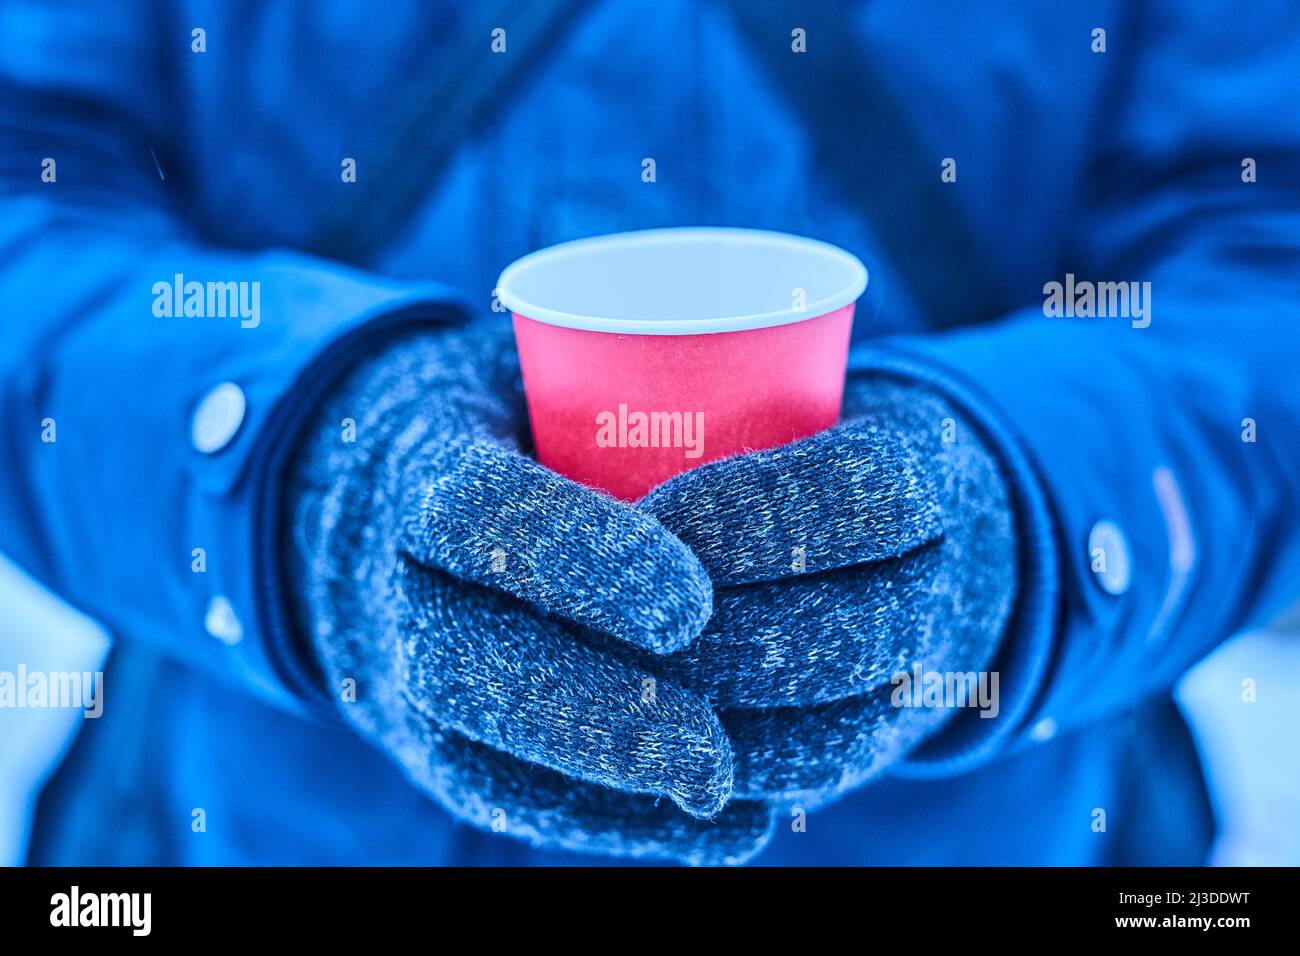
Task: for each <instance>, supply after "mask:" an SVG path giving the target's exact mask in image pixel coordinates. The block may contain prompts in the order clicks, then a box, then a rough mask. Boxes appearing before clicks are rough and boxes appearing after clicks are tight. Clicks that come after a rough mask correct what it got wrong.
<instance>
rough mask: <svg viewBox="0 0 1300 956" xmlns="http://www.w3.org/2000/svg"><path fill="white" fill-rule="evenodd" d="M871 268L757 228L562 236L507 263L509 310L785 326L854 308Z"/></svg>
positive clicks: (610, 327) (578, 323)
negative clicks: (562, 240)
mask: <svg viewBox="0 0 1300 956" xmlns="http://www.w3.org/2000/svg"><path fill="white" fill-rule="evenodd" d="M866 287H867V270H866V267H865V266H863V265H862V263H861V262H859V261H858V259H857V257H856V256H853V255H851V254H850V253H848V252H845V251H844V250H843V249H839V248H837V247H835V246H832V245H830V244H829V243H825V242H820V241H818V240H816V239H807V238H805V237H803V236H792V235H788V234H786V233H782V232H766V231H763V230H758V229H728V228H713V227H696V228H687V229H647V230H644V231H641V232H621V233H615V234H614V235H610V236H596V237H595V238H591V239H578V240H576V241H574V242H565V243H561V244H560V245H558V246H551V247H550V248H548V249H542V250H540V251H538V252H534V253H530V254H529V255H526V256H524V257H523V258H522V259H519V260H517V261H516V262H514V263H512V264H511V265H509V266H507V267H506V270H505V271H504V272H502V273H501V278H500V279H499V280H498V281H497V296H498V297H499V298H500V300H501V302H502V304H504V305H505V306H506V307H507V308H508V309H510V311H511V312H515V313H517V314H519V315H522V316H526V317H528V318H530V319H535V320H536V321H538V322H545V323H547V324H549V325H562V326H565V327H567V328H572V329H587V330H589V331H593V332H616V333H622V334H625V335H626V334H630V335H699V334H701V333H706V332H735V331H741V330H744V329H759V328H765V327H767V326H772V325H785V324H787V323H791V322H801V321H803V320H804V319H812V318H816V317H817V316H819V315H825V314H826V313H828V312H834V311H835V310H836V309H839V308H842V307H844V306H846V305H848V304H849V303H850V302H854V301H856V300H857V298H858V296H860V295H862V291H863V290H864V289H865V288H866Z"/></svg>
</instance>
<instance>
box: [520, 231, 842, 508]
mask: <svg viewBox="0 0 1300 956" xmlns="http://www.w3.org/2000/svg"><path fill="white" fill-rule="evenodd" d="M866 284H867V270H866V269H865V268H864V267H863V265H862V263H861V262H859V261H858V260H857V258H855V257H854V256H852V255H850V254H849V253H847V252H845V251H844V250H842V249H838V248H836V247H835V246H831V245H828V244H827V243H824V242H818V241H817V240H814V239H806V238H803V237H801V236H791V235H785V234H783V233H776V232H762V231H758V230H750V229H714V228H694V229H654V230H647V231H644V232H628V233H619V234H616V235H612V236H600V237H597V238H594V239H581V240H578V241H576V242H567V243H564V244H562V245H558V246H553V247H551V248H549V249H543V250H541V251H540V252H535V253H532V254H531V255H528V256H525V257H524V258H522V259H520V260H518V261H517V262H515V263H513V264H512V265H511V266H509V267H508V268H507V269H506V270H505V271H504V272H503V273H502V274H501V279H500V281H499V282H498V289H497V296H498V297H499V298H500V300H501V302H502V303H503V304H504V305H505V306H506V307H507V308H509V309H510V311H511V312H512V313H513V315H514V328H515V340H516V343H517V344H518V347H519V362H520V365H521V368H522V371H523V378H524V389H525V391H526V392H527V396H528V412H529V418H530V420H531V423H532V429H533V440H534V443H535V446H536V452H537V458H538V460H539V461H540V462H541V463H542V464H543V465H546V466H547V467H548V468H552V469H554V470H555V471H557V472H559V473H560V474H562V475H566V476H568V477H569V478H572V479H574V480H575V481H580V482H582V483H583V484H585V485H589V486H590V487H592V488H599V489H601V490H603V491H606V492H608V493H609V494H611V495H614V496H615V497H617V498H622V499H625V500H628V501H635V500H637V499H639V498H641V497H642V496H644V495H645V494H646V492H648V491H649V490H650V489H651V488H653V487H654V486H656V485H658V484H660V483H662V482H664V481H666V480H667V479H669V478H671V477H672V476H673V475H676V474H678V473H680V472H683V471H686V470H687V469H690V468H694V467H695V466H697V465H701V464H704V463H705V462H708V461H713V460H715V459H718V458H725V457H727V456H729V455H736V454H740V453H742V452H747V451H753V450H756V449H760V448H771V447H773V446H775V445H782V444H785V443H786V442H790V441H794V440H795V439H797V438H802V437H804V436H805V435H811V434H813V433H815V432H818V431H821V430H823V429H825V428H829V427H830V426H831V425H833V424H835V422H836V420H837V419H838V417H839V412H840V402H841V399H842V398H843V393H844V367H845V362H846V359H847V354H848V345H849V335H850V332H851V330H852V326H853V306H854V303H855V302H856V300H857V298H858V296H860V295H861V294H862V291H863V289H865V288H866Z"/></svg>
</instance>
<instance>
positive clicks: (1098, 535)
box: [1088, 521, 1133, 594]
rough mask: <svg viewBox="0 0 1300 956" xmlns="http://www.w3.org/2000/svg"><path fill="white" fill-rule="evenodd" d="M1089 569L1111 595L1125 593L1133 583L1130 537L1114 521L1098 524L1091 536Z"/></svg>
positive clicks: (1093, 527)
mask: <svg viewBox="0 0 1300 956" xmlns="http://www.w3.org/2000/svg"><path fill="white" fill-rule="evenodd" d="M1088 567H1089V568H1090V569H1091V570H1092V572H1093V575H1094V576H1095V577H1096V579H1097V584H1098V586H1100V587H1101V589H1102V590H1103V591H1105V592H1106V593H1107V594H1123V593H1124V592H1125V591H1127V590H1128V586H1129V585H1130V584H1131V583H1132V582H1133V561H1132V555H1131V553H1130V552H1129V548H1128V538H1126V537H1125V536H1124V532H1123V531H1121V530H1120V527H1119V525H1117V524H1116V523H1115V522H1113V521H1098V522H1097V523H1096V524H1095V525H1093V526H1092V531H1090V532H1089V533H1088Z"/></svg>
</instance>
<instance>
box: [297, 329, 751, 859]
mask: <svg viewBox="0 0 1300 956" xmlns="http://www.w3.org/2000/svg"><path fill="white" fill-rule="evenodd" d="M512 359H513V347H512V345H511V343H509V341H508V340H505V339H500V338H497V337H495V336H494V333H491V332H488V333H484V332H483V331H481V330H477V329H471V330H468V331H466V330H458V331H450V332H443V333H438V334H427V335H421V336H418V337H414V338H410V339H406V340H404V341H402V342H400V343H397V344H395V345H393V346H392V347H390V348H389V349H388V350H387V351H385V352H383V353H382V354H380V355H378V356H376V357H374V358H372V359H371V360H369V361H367V362H365V363H364V364H363V365H362V366H360V367H358V368H357V369H356V370H354V371H353V372H352V373H351V374H350V376H349V377H348V379H347V380H346V381H345V382H343V383H342V384H341V385H340V386H339V387H338V388H337V389H336V390H335V391H334V392H333V397H332V398H331V399H330V400H329V401H328V402H327V403H326V404H325V406H324V407H323V408H322V409H321V410H320V413H319V415H318V416H317V418H316V421H315V422H314V424H313V425H312V426H311V427H310V429H309V430H308V432H307V436H308V437H307V439H306V442H305V445H304V447H303V448H302V449H301V451H300V452H299V454H298V456H297V458H296V460H295V465H294V468H293V475H292V479H291V483H292V488H291V493H290V497H289V506H290V512H291V513H290V515H289V526H290V528H291V529H292V534H293V541H292V547H291V548H290V550H291V552H292V559H293V560H295V561H296V562H297V568H296V573H295V574H294V579H295V580H296V581H297V582H298V584H299V587H298V592H299V593H298V598H299V605H300V606H299V609H298V614H299V617H300V620H301V623H302V626H303V627H304V628H305V629H306V630H308V631H309V633H310V635H311V640H312V643H313V644H314V646H315V649H316V652H317V654H318V656H319V659H320V660H321V661H322V663H323V668H324V671H325V673H326V677H327V680H328V682H329V684H330V685H331V687H332V688H334V689H335V693H338V691H339V689H340V688H344V687H347V686H351V685H350V684H347V683H345V682H347V681H349V679H350V680H351V681H355V688H356V694H355V701H349V700H345V701H344V702H342V703H341V704H340V707H341V708H342V710H343V713H344V714H345V716H346V718H347V719H348V720H349V721H350V722H351V723H352V724H353V725H354V726H355V727H356V728H357V729H358V730H359V731H360V732H361V733H362V734H363V735H364V736H365V737H366V738H368V739H369V740H370V741H372V742H373V743H374V744H375V745H377V746H378V747H380V748H382V749H383V750H384V751H386V752H387V753H388V754H390V755H391V756H392V758H393V759H394V760H395V761H396V762H397V763H398V764H399V765H400V766H401V767H402V768H403V769H404V770H405V772H406V774H407V775H408V776H409V778H410V779H411V780H412V781H413V782H414V783H415V784H416V785H418V786H420V787H422V788H423V789H424V790H425V791H427V792H428V793H429V794H431V795H432V796H433V797H434V798H435V799H436V800H437V801H438V802H439V803H441V804H442V805H443V806H444V807H446V808H447V809H448V810H449V811H451V812H452V813H453V814H455V815H456V816H457V817H459V818H461V819H463V820H466V821H468V822H470V823H473V824H475V825H477V826H480V827H483V828H486V829H492V830H496V831H504V832H505V833H508V834H512V835H514V836H516V837H520V838H523V839H526V840H529V841H531V842H533V843H535V844H538V845H543V846H550V847H564V848H568V849H574V850H581V851H589V852H597V853H608V854H615V855H623V856H653V857H664V858H672V859H677V860H683V861H687V862H693V863H715V862H737V861H741V860H744V859H746V858H747V857H749V856H750V855H752V854H753V853H754V852H756V851H757V850H758V849H759V848H761V846H762V845H764V843H765V842H766V841H767V839H768V837H769V834H770V824H771V812H770V809H769V808H768V807H767V806H766V805H765V804H763V803H761V802H753V801H744V800H739V801H733V800H731V797H732V792H733V785H734V778H735V770H736V767H735V760H734V754H733V751H732V747H731V744H730V741H729V740H728V737H727V733H726V731H725V730H724V728H723V725H722V723H721V721H720V720H719V719H718V716H717V714H716V713H715V712H714V710H713V709H712V707H711V706H710V704H709V703H708V701H707V700H706V699H705V698H704V697H703V696H702V695H701V694H700V693H698V692H696V691H692V690H689V689H687V688H686V687H684V686H682V685H681V684H680V683H678V682H677V681H675V680H673V679H672V678H670V677H667V676H664V675H662V674H660V673H658V672H657V671H655V670H653V669H652V668H651V667H650V666H648V664H647V663H646V662H650V663H653V661H654V660H656V659H659V658H661V657H662V656H663V655H665V654H668V653H670V652H673V651H681V650H683V649H684V648H687V647H689V645H690V644H691V642H692V641H693V640H694V639H695V638H696V637H697V636H698V634H699V633H700V631H701V629H702V628H703V627H704V625H705V623H706V622H707V621H708V619H709V617H710V614H711V613H712V587H711V583H710V581H709V578H708V576H707V574H706V573H705V571H704V568H703V567H702V566H701V564H700V562H699V560H698V559H697V558H696V557H695V556H694V555H693V554H692V553H691V551H690V550H689V549H688V548H687V547H686V546H685V545H684V544H683V543H682V542H681V541H680V540H678V539H677V538H675V537H674V536H673V535H672V534H670V533H669V532H667V531H665V530H664V529H663V527H662V526H661V525H660V524H659V523H658V521H656V520H655V519H654V518H653V517H651V516H650V515H649V514H647V513H645V512H642V511H637V510H636V509H633V508H631V507H629V506H627V505H625V504H622V503H620V502H616V501H614V500H612V499H610V498H607V497H605V496H603V495H600V494H597V493H595V492H593V491H589V490H587V489H586V488H583V487H581V486H579V485H577V484H575V483H573V482H571V481H568V480H566V479H563V478H560V477H559V476H558V475H555V474H554V473H553V472H550V471H548V470H546V469H544V468H542V467H540V466H539V465H537V464H536V463H534V462H533V461H531V460H530V459H529V458H527V457H525V456H524V455H523V454H521V453H520V450H519V448H520V444H519V441H520V433H521V431H523V430H525V429H526V427H527V425H526V417H525V416H524V414H523V406H522V403H521V395H520V393H519V385H518V371H517V366H512ZM347 419H351V420H353V421H354V422H355V440H354V441H349V440H347V438H348V433H347V431H346V430H345V427H344V422H345V420H347Z"/></svg>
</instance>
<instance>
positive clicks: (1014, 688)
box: [849, 339, 1060, 779]
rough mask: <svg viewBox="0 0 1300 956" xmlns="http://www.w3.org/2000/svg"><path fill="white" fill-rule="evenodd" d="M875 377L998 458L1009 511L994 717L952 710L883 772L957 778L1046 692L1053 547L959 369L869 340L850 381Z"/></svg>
mask: <svg viewBox="0 0 1300 956" xmlns="http://www.w3.org/2000/svg"><path fill="white" fill-rule="evenodd" d="M855 372H881V373H885V374H890V375H896V376H899V377H903V378H907V379H910V380H912V381H916V382H919V383H921V384H923V385H925V386H927V387H929V388H930V389H932V390H933V391H934V392H936V393H938V394H940V395H942V396H943V397H944V398H945V399H946V400H947V401H948V402H950V403H951V404H952V405H953V407H954V408H956V409H957V410H958V411H960V412H961V414H962V415H963V417H964V419H965V420H966V422H967V423H968V424H969V425H970V426H972V427H974V428H975V429H977V431H978V432H979V433H980V436H981V438H982V439H983V440H984V441H985V443H986V444H987V445H988V446H989V447H990V448H991V449H993V450H994V454H996V455H997V457H998V459H999V460H1000V462H1001V464H1002V466H1003V471H1004V475H1003V476H1004V478H1005V479H1006V480H1007V486H1008V491H1009V494H1010V496H1011V499H1012V502H1013V506H1014V508H1015V520H1016V538H1017V544H1018V552H1019V554H1018V558H1019V566H1020V568H1021V575H1020V582H1019V588H1018V592H1017V600H1016V606H1015V609H1014V610H1013V612H1012V615H1011V618H1010V620H1009V622H1008V625H1007V630H1006V633H1005V635H1004V637H1003V640H1002V644H1001V646H1000V648H999V650H998V652H997V654H996V656H995V658H994V661H993V662H992V664H991V665H990V667H991V668H992V669H993V670H994V671H996V672H997V673H998V675H999V684H998V691H999V711H998V715H997V716H996V717H992V718H987V717H981V716H979V713H978V712H977V711H975V710H970V709H962V710H959V711H958V712H956V713H955V714H954V715H953V716H952V718H951V719H949V720H948V721H947V722H946V723H945V724H944V725H943V726H942V728H941V729H940V730H939V731H938V732H936V733H935V734H934V735H933V736H931V737H929V738H927V739H926V740H925V741H924V742H923V743H922V744H921V745H920V746H918V747H917V748H916V749H915V750H913V751H911V752H910V753H909V754H908V755H907V756H906V757H904V758H903V759H902V760H900V761H898V762H896V763H895V764H893V765H892V766H891V767H890V769H889V773H890V774H892V775H894V776H897V777H903V778H909V779H932V778H938V777H947V776H953V775H956V774H959V773H964V772H966V771H968V770H970V769H972V768H974V767H976V766H978V765H979V764H981V763H983V762H984V761H986V760H988V759H990V758H991V757H993V756H994V755H995V754H997V753H999V752H1001V751H1003V750H1004V749H1006V748H1008V747H1009V746H1011V745H1012V744H1013V742H1015V741H1017V740H1018V739H1023V738H1025V737H1026V736H1027V734H1026V733H1025V731H1024V728H1025V725H1026V721H1027V719H1028V717H1029V716H1030V715H1031V714H1032V713H1033V711H1034V707H1035V703H1036V701H1037V700H1038V698H1039V696H1040V694H1041V692H1042V689H1043V686H1044V684H1045V681H1046V678H1047V674H1048V670H1049V668H1050V665H1051V661H1052V658H1053V655H1054V651H1055V643H1056V637H1057V633H1058V629H1059V619H1060V613H1059V606H1060V572H1059V561H1060V555H1059V549H1058V547H1057V543H1056V536H1055V534H1054V533H1053V520H1052V517H1051V513H1050V511H1049V507H1048V502H1047V498H1046V495H1045V494H1044V492H1043V482H1042V480H1041V479H1040V477H1039V475H1038V474H1037V473H1036V471H1035V469H1034V466H1033V465H1032V463H1031V461H1030V459H1029V457H1028V456H1027V455H1026V454H1025V452H1024V450H1023V449H1022V448H1021V446H1020V443H1019V439H1018V437H1017V436H1016V435H1015V433H1013V431H1012V430H1011V429H1010V428H1009V427H1007V425H1006V416H1005V414H1004V413H1003V412H1002V410H1001V409H999V408H998V406H997V404H996V402H995V401H994V400H992V399H991V398H990V397H989V396H988V395H987V394H985V393H984V390H983V389H981V388H980V387H979V385H978V384H977V383H976V382H974V381H972V380H971V379H970V378H968V377H967V376H966V375H965V374H964V373H963V372H962V371H961V370H960V367H959V366H957V365H955V364H953V363H950V362H947V361H945V360H944V356H943V355H942V354H941V353H938V354H936V353H935V352H933V351H929V350H927V349H926V348H925V346H924V344H918V343H917V342H915V341H911V340H907V339H897V340H889V339H884V340H878V341H877V342H873V343H871V345H869V346H860V347H858V348H856V349H854V351H853V352H852V353H851V355H850V357H849V374H850V375H852V374H854V373H855Z"/></svg>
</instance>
